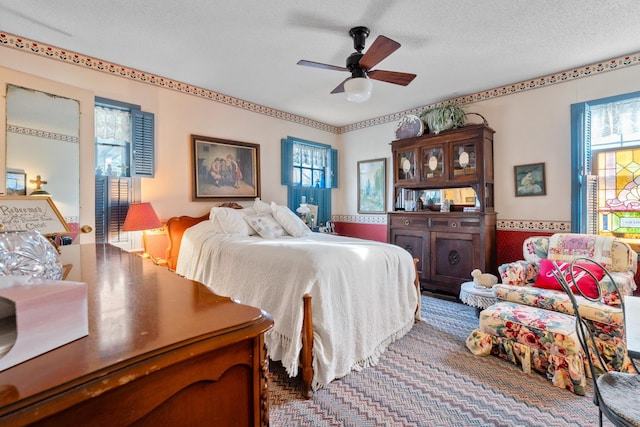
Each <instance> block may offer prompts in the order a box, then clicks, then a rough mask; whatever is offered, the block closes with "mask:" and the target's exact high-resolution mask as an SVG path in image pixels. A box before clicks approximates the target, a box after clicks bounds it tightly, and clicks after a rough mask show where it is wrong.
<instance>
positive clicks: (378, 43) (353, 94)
mask: <svg viewBox="0 0 640 427" xmlns="http://www.w3.org/2000/svg"><path fill="white" fill-rule="evenodd" d="M369 32H370V31H369V29H368V28H367V27H362V26H360V27H353V28H352V29H351V30H349V34H350V35H351V37H352V38H353V48H354V49H355V50H356V51H355V52H353V53H352V54H351V55H349V56H348V57H347V64H346V67H340V66H338V65H330V64H323V63H320V62H314V61H307V60H304V59H302V60H300V61H298V65H305V66H307V67H316V68H324V69H326V70H336V71H349V72H350V73H351V77H347V78H346V79H345V80H344V81H343V82H342V83H340V84H339V85H338V86H337V87H336V88H335V89H334V90H332V91H331V93H342V92H347V99H348V100H349V101H353V102H364V101H366V100H367V99H369V97H370V96H371V90H372V89H373V83H372V82H371V80H370V79H373V80H380V81H383V82H387V83H393V84H397V85H401V86H407V85H408V84H409V83H411V81H412V80H413V79H414V78H415V77H416V75H415V74H409V73H400V72H398V71H385V70H372V68H373V67H375V66H376V65H377V64H378V63H379V62H380V61H382V60H383V59H385V58H386V57H387V56H389V55H391V54H392V53H393V52H395V51H396V50H398V49H399V48H400V43H398V42H396V41H393V40H391V39H390V38H388V37H385V36H382V35H379V36H378V37H377V38H376V39H375V41H374V42H373V44H372V45H371V46H370V47H369V49H367V51H366V52H365V53H362V51H363V50H364V43H365V40H366V38H367V37H368V36H369Z"/></svg>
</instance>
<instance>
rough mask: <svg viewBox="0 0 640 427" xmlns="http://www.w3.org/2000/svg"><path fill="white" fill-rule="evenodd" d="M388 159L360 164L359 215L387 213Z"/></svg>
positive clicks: (364, 161)
mask: <svg viewBox="0 0 640 427" xmlns="http://www.w3.org/2000/svg"><path fill="white" fill-rule="evenodd" d="M386 185H387V159H384V158H383V159H374V160H362V161H359V162H358V213H385V212H386V205H387V188H386Z"/></svg>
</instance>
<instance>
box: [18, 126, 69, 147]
mask: <svg viewBox="0 0 640 427" xmlns="http://www.w3.org/2000/svg"><path fill="white" fill-rule="evenodd" d="M7 132H12V133H18V134H21V135H30V136H37V137H39V138H47V139H55V140H56V141H63V142H71V143H74V144H79V143H80V138H78V137H77V136H73V135H65V134H62V133H55V132H49V131H46V130H40V129H32V128H27V127H23V126H17V125H9V124H8V125H7Z"/></svg>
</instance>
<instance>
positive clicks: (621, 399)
mask: <svg viewBox="0 0 640 427" xmlns="http://www.w3.org/2000/svg"><path fill="white" fill-rule="evenodd" d="M578 262H586V263H592V264H595V265H597V266H598V267H599V268H601V269H602V271H603V272H604V275H605V276H607V277H608V278H609V280H610V281H611V283H612V284H613V285H614V286H615V289H616V291H618V295H620V306H621V309H622V314H623V316H624V298H623V296H622V294H620V292H619V289H618V286H617V285H616V283H615V281H614V280H613V278H612V277H611V274H610V273H609V272H608V271H607V269H606V268H604V266H602V265H601V264H600V263H598V262H596V261H593V260H592V259H589V258H578V259H575V260H573V262H571V264H570V266H569V269H568V272H569V274H568V276H569V277H570V279H571V284H569V283H568V281H567V279H566V276H565V274H566V272H563V271H562V270H561V269H560V268H559V267H558V265H557V264H556V263H555V261H554V271H553V275H554V276H555V278H556V280H558V282H559V283H560V285H561V286H562V288H563V289H564V291H565V292H566V293H567V294H568V295H569V298H570V300H571V304H572V305H573V311H574V315H575V318H576V332H577V335H578V340H579V341H580V346H581V347H582V350H583V351H584V353H585V355H586V359H587V361H588V364H589V369H590V371H591V376H592V379H593V402H594V403H595V404H596V406H598V416H599V425H600V426H602V414H604V415H605V416H606V417H607V418H608V419H609V420H610V421H611V422H612V423H613V424H614V425H616V426H640V405H639V404H638V403H639V402H640V375H637V373H638V368H637V367H636V365H635V363H634V361H633V359H631V363H632V364H633V367H634V368H635V370H636V374H633V373H628V372H615V371H608V370H607V368H606V366H607V365H606V364H605V362H604V358H603V357H602V354H601V353H600V350H599V348H598V346H597V343H596V341H595V336H594V333H593V330H592V329H591V328H589V325H588V324H587V322H585V320H584V319H583V318H582V316H581V315H580V305H579V302H578V300H577V299H576V297H575V295H574V293H573V292H572V290H571V289H572V286H573V288H575V289H576V290H577V292H578V293H579V294H580V295H581V297H583V298H584V299H586V300H588V301H601V300H602V289H601V287H600V285H598V298H591V297H588V296H586V295H585V294H584V293H583V292H582V290H580V288H579V287H578V286H577V283H576V275H577V274H578V273H580V274H582V273H584V274H587V275H589V276H590V277H591V278H592V279H593V280H595V281H596V283H598V280H597V278H596V277H595V276H594V274H593V273H592V272H590V271H589V270H587V269H586V268H584V267H582V266H581V265H579V264H578ZM603 277H604V276H603ZM623 339H625V342H626V338H625V337H624V336H623Z"/></svg>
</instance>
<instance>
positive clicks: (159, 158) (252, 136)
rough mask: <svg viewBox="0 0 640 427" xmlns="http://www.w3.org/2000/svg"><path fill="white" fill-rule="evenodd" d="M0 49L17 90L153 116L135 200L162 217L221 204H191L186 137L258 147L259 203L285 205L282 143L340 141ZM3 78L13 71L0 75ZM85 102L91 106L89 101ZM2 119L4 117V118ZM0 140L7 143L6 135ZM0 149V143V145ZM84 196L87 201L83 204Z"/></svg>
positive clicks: (84, 142)
mask: <svg viewBox="0 0 640 427" xmlns="http://www.w3.org/2000/svg"><path fill="white" fill-rule="evenodd" d="M0 52H1V54H0V67H6V68H8V69H11V70H15V71H18V72H21V73H28V75H24V76H23V78H22V81H21V85H22V86H25V87H29V82H35V81H41V79H47V81H49V82H51V84H52V85H53V84H54V83H63V84H65V85H70V86H73V87H78V88H81V89H84V90H86V91H89V92H90V93H91V94H92V95H94V96H100V97H104V98H110V99H115V100H118V101H123V102H128V103H132V104H138V105H140V106H141V107H142V109H143V110H144V111H149V112H152V113H154V114H155V118H156V177H155V178H153V179H149V178H146V179H143V180H142V194H141V199H142V201H147V202H151V203H152V204H153V206H154V208H155V209H156V212H157V213H158V216H159V217H160V218H162V219H166V218H169V217H171V216H175V215H194V216H196V215H197V216H199V215H202V214H204V213H206V212H208V211H209V208H210V207H211V206H215V205H218V204H219V203H220V202H203V201H198V202H193V201H192V200H191V199H192V187H191V186H192V160H191V138H190V136H191V134H196V135H204V136H211V137H218V138H225V139H232V140H237V141H244V142H250V143H254V144H260V165H261V172H262V173H261V189H262V192H261V194H262V199H263V200H265V201H267V202H270V201H272V200H274V201H276V202H278V203H281V204H286V197H287V192H286V187H284V186H282V185H281V184H280V140H281V138H286V137H287V136H295V137H299V138H303V139H307V140H312V141H317V142H320V143H324V144H330V145H333V146H335V145H336V144H337V141H338V135H336V134H333V133H330V132H325V131H322V130H318V129H314V128H311V127H308V126H303V125H300V124H297V123H293V122H289V121H285V120H280V119H277V118H273V117H270V116H267V115H263V114H259V113H253V112H250V111H247V110H243V109H240V108H236V107H233V106H228V105H226V104H222V103H219V102H214V101H209V100H206V99H203V98H200V97H196V96H192V95H187V94H183V93H179V92H176V91H172V90H169V89H163V88H158V87H156V86H152V85H149V84H145V83H140V82H136V81H131V80H130V79H127V78H122V77H117V76H113V75H109V74H105V73H101V72H98V71H94V70H89V69H84V68H82V67H80V66H75V65H71V64H67V63H63V62H60V61H57V60H52V59H47V58H44V57H40V56H36V55H33V54H29V53H25V52H22V51H18V50H14V49H11V48H5V47H0ZM2 72H3V70H2V69H1V68H0V73H2ZM5 74H13V73H6V72H5ZM11 80H12V79H7V76H6V75H4V76H3V75H0V82H2V83H5V82H7V81H8V82H11ZM39 89H40V90H44V91H47V87H46V84H45V85H44V87H42V86H39ZM51 92H52V93H57V92H56V91H51ZM90 99H91V98H90ZM89 102H90V103H92V102H93V100H92V99H91V101H89ZM85 103H86V102H85ZM92 110H93V106H92V105H91V111H92ZM3 111H4V109H3V108H2V109H0V113H1V112H3ZM2 116H3V117H4V114H3V115H2ZM91 123H93V119H92V120H91ZM91 126H93V125H92V124H91ZM92 135H93V129H91V134H90V135H89V136H86V135H85V136H84V137H82V136H81V141H80V144H81V146H83V147H91V150H93V136H92ZM1 137H2V138H5V133H4V132H2V136H1ZM2 146H3V145H2V144H0V147H2ZM3 154H4V153H3ZM92 157H93V156H92ZM3 163H4V162H3ZM88 163H91V161H90V162H88ZM93 173H94V167H93V164H92V163H91V164H90V167H85V169H84V171H83V172H81V182H82V186H83V188H86V187H89V188H90V194H88V195H85V198H84V199H82V198H81V203H82V205H83V206H89V207H90V209H93V206H94V204H93V185H94V176H93ZM87 197H91V199H90V200H88V199H87ZM81 225H82V224H81Z"/></svg>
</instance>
